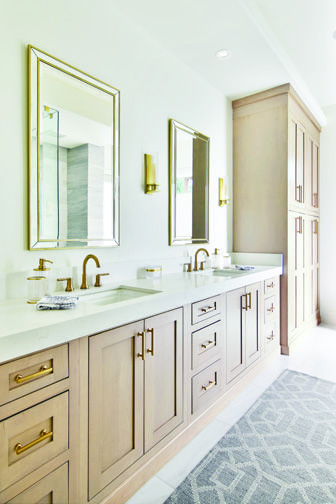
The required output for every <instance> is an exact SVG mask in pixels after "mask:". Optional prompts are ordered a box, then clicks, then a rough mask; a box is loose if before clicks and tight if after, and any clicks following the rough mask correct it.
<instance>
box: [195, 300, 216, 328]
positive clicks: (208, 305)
mask: <svg viewBox="0 0 336 504" xmlns="http://www.w3.org/2000/svg"><path fill="white" fill-rule="evenodd" d="M219 313H220V303H219V297H218V296H216V297H212V298H208V299H204V300H203V301H198V302H197V303H193V304H192V305H191V323H192V324H197V323H198V322H202V320H206V319H208V318H211V317H214V316H215V315H218V314H219Z"/></svg>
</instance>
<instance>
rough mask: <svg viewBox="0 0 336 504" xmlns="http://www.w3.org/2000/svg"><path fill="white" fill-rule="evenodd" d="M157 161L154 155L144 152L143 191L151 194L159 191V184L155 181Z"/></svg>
mask: <svg viewBox="0 0 336 504" xmlns="http://www.w3.org/2000/svg"><path fill="white" fill-rule="evenodd" d="M156 168H157V163H156V160H155V159H154V156H151V155H150V154H145V193H146V194H153V193H154V192H158V191H159V184H157V183H156Z"/></svg>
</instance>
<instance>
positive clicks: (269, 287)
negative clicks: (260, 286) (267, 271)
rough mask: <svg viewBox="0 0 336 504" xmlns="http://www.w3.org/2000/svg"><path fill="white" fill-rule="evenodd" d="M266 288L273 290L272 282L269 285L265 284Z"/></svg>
mask: <svg viewBox="0 0 336 504" xmlns="http://www.w3.org/2000/svg"><path fill="white" fill-rule="evenodd" d="M266 287H267V288H268V289H273V287H274V282H271V283H270V284H266Z"/></svg>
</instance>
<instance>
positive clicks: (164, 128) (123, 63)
mask: <svg viewBox="0 0 336 504" xmlns="http://www.w3.org/2000/svg"><path fill="white" fill-rule="evenodd" d="M120 1H122V0H120ZM1 18H2V23H1V25H2V28H1V31H0V43H1V47H2V69H3V72H2V78H1V80H0V110H1V135H0V215H1V219H0V236H1V246H0V276H1V275H2V277H1V278H0V297H1V293H2V294H4V291H5V290H6V285H5V281H4V275H5V274H6V276H7V277H8V274H14V272H18V271H21V272H24V271H26V270H27V271H28V270H29V269H30V268H31V267H33V266H36V265H37V262H38V258H39V257H41V256H42V257H45V258H47V259H51V260H53V261H54V263H55V265H56V268H57V269H58V270H59V273H67V271H65V270H69V268H70V267H71V266H73V265H78V266H79V265H80V264H81V263H82V260H83V258H84V257H85V255H86V253H87V250H84V249H82V250H72V251H70V250H67V251H43V252H41V251H40V252H38V251H37V252H36V251H28V250H27V234H28V232H27V229H28V218H27V183H28V176H27V44H29V43H30V44H32V45H34V46H36V47H38V48H39V49H41V50H43V51H46V52H48V53H49V54H51V55H53V56H55V57H57V58H59V59H62V60H64V61H65V62H67V63H69V64H72V65H74V66H76V67H77V68H79V69H81V70H83V71H85V72H87V73H89V74H91V75H93V76H95V77H97V78H99V79H101V80H103V81H105V82H107V83H110V84H111V85H112V86H114V87H116V88H118V89H120V91H121V169H120V173H121V178H120V184H121V207H120V210H121V212H120V215H121V246H120V248H117V249H99V250H93V252H94V253H97V255H98V256H99V258H100V259H101V263H102V267H103V265H104V264H105V265H106V264H113V263H117V262H119V261H127V262H129V261H135V262H137V264H140V263H143V264H146V262H148V261H150V260H151V259H155V258H159V259H161V258H162V259H163V260H164V259H165V258H167V259H168V260H169V259H172V258H174V257H179V256H181V255H183V254H184V253H185V252H186V251H185V250H183V249H181V248H180V247H169V246H168V119H169V118H170V117H172V118H175V119H176V120H178V121H181V122H183V123H185V124H187V125H189V126H191V127H193V128H195V129H197V130H199V131H201V132H202V133H204V134H206V135H208V136H210V137H211V145H210V179H211V180H210V194H211V198H210V199H211V203H210V205H211V207H210V219H211V225H210V240H211V245H210V246H209V250H211V249H212V248H213V247H214V246H219V247H221V248H224V249H225V248H226V249H228V250H231V235H232V232H231V207H230V208H229V209H227V208H219V207H218V203H217V199H218V177H219V176H223V175H225V174H226V173H229V174H231V104H230V102H229V101H227V100H226V99H225V97H223V96H222V95H221V94H220V92H218V91H217V90H216V89H214V88H213V87H212V86H211V85H209V84H208V83H207V82H206V81H205V80H204V79H203V78H201V77H200V76H199V75H198V74H196V73H195V72H193V71H192V70H191V69H190V68H188V67H187V66H185V65H184V64H183V63H181V62H180V61H179V60H177V59H176V58H174V57H173V56H172V55H171V54H170V53H168V52H167V51H166V50H165V49H163V48H162V47H161V46H159V45H158V44H157V43H156V42H155V41H154V40H153V39H151V38H150V36H149V35H148V34H147V33H145V32H144V31H143V30H142V29H141V28H139V27H137V26H135V25H134V24H131V22H129V21H128V20H127V19H126V18H125V17H123V15H121V14H120V13H118V12H117V10H116V8H115V6H113V5H112V2H108V1H104V0H96V1H95V2H91V1H89V0H82V1H79V0H70V1H69V0H59V1H57V2H48V1H46V0H31V1H29V2H23V1H22V0H12V1H11V2H6V6H5V8H4V9H2V12H1ZM172 36H173V33H172ZM227 146H228V147H227ZM145 152H148V153H158V154H159V168H158V172H159V178H160V180H159V183H160V185H161V192H160V193H157V194H154V195H152V196H148V195H145V194H144V191H143V155H144V153H145ZM191 250H195V247H191ZM163 262H164V261H163ZM63 270H64V271H63ZM1 281H2V284H1ZM9 284H10V282H8V278H7V294H8V290H9V289H8V286H9ZM1 285H2V288H1ZM10 294H13V293H10Z"/></svg>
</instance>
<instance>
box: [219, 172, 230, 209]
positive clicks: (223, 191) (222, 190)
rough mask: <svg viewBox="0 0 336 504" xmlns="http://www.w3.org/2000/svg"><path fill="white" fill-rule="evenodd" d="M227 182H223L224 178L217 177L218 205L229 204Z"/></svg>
mask: <svg viewBox="0 0 336 504" xmlns="http://www.w3.org/2000/svg"><path fill="white" fill-rule="evenodd" d="M227 196H228V194H227V184H224V179H223V178H219V179H218V205H219V206H220V207H222V206H225V205H230V199H229V198H228V197H227Z"/></svg>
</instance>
